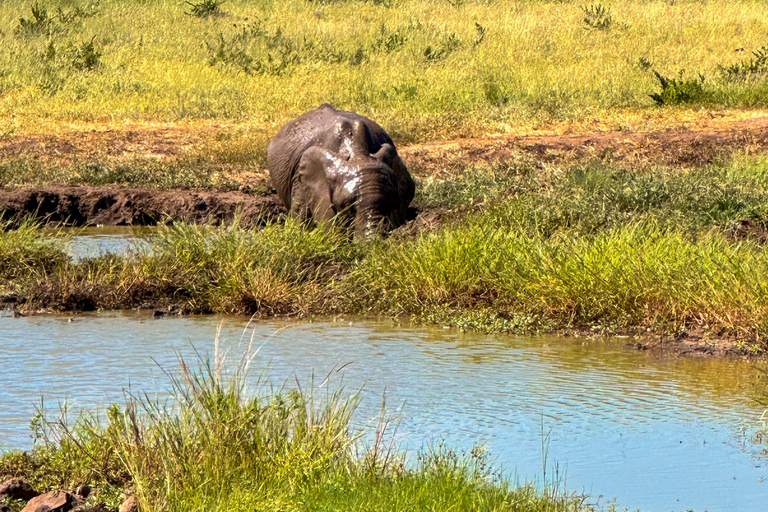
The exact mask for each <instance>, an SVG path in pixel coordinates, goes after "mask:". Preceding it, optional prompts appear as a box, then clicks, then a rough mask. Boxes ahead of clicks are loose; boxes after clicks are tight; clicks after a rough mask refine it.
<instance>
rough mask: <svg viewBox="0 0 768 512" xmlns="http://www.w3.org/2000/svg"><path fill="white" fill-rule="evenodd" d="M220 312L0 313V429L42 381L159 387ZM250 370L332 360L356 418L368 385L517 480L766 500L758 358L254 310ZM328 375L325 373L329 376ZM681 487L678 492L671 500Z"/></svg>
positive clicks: (403, 435)
mask: <svg viewBox="0 0 768 512" xmlns="http://www.w3.org/2000/svg"><path fill="white" fill-rule="evenodd" d="M217 321H218V319H216V318H214V317H191V318H181V319H170V318H169V319H159V320H155V319H152V318H151V317H149V316H148V315H146V314H138V313H137V314H109V315H92V316H87V315H83V316H78V317H75V318H74V321H73V322H69V321H68V319H67V318H65V317H64V318H62V317H38V318H34V317H32V318H22V319H12V318H7V317H0V365H2V368H4V369H5V371H4V372H2V373H0V410H2V411H3V422H2V423H0V443H2V444H3V445H4V446H5V447H24V446H28V445H29V442H30V441H29V437H28V431H27V426H28V422H29V418H30V416H31V414H32V412H33V409H34V404H35V403H36V402H37V399H38V397H39V396H40V395H41V394H43V395H45V396H46V397H47V399H48V401H49V402H55V401H57V400H63V399H69V400H73V401H74V402H75V403H76V404H77V405H80V406H83V407H92V406H94V405H104V404H107V403H110V402H112V401H116V400H118V401H119V400H121V398H122V392H121V388H122V387H123V386H125V385H126V384H128V383H130V384H131V386H132V387H133V388H134V389H141V390H149V391H158V392H161V391H162V390H163V389H165V386H166V378H165V376H164V375H163V374H162V372H161V371H159V369H158V367H157V365H156V364H155V362H154V361H157V363H158V364H160V365H161V366H163V367H166V368H169V367H173V366H174V364H175V355H174V352H173V350H174V349H175V350H178V351H180V352H181V353H182V354H184V355H187V356H189V355H191V353H192V348H191V346H190V342H191V343H192V344H193V345H194V346H195V347H197V348H198V349H200V350H202V351H211V350H212V349H213V338H214V335H215V332H216V325H217ZM223 322H224V323H223V326H222V331H221V346H222V350H227V351H228V352H229V358H230V359H231V360H236V359H238V358H239V355H240V354H241V353H242V351H243V350H244V347H245V345H246V344H247V343H248V341H249V335H245V336H243V328H244V326H245V323H246V321H245V320H244V319H241V318H227V319H224V321H223ZM253 333H254V340H255V342H256V343H257V345H259V346H260V347H261V348H260V351H259V353H258V355H257V357H256V359H255V360H254V364H255V365H256V366H257V368H256V370H257V373H258V372H259V371H260V370H263V369H265V368H267V367H268V368H269V370H268V373H267V374H268V375H269V378H270V379H271V381H272V382H273V383H275V384H281V383H282V382H284V381H285V380H287V379H289V378H291V376H292V375H294V374H295V375H296V376H298V377H299V378H300V379H306V378H307V377H308V376H309V375H310V374H311V373H312V372H314V373H315V374H316V375H319V376H324V375H326V374H327V373H328V372H331V371H332V370H333V369H338V368H340V367H342V366H343V371H342V372H341V373H340V374H338V375H337V377H338V378H339V379H340V378H341V377H342V375H343V382H344V383H345V384H346V385H347V386H348V387H349V388H350V389H354V388H356V387H358V386H361V385H363V384H365V389H364V397H365V398H364V401H363V404H362V406H361V408H360V410H359V411H358V412H359V414H358V415H357V420H358V421H359V422H360V423H361V424H370V423H373V422H375V421H376V419H377V415H378V411H379V405H380V401H381V397H382V395H383V394H384V393H386V397H387V401H388V403H389V404H390V406H392V407H400V406H402V408H403V421H402V424H401V430H400V437H399V439H400V441H401V442H402V443H403V444H404V445H406V446H408V447H410V448H419V447H420V446H422V445H424V444H429V443H430V442H433V441H435V440H439V439H445V440H446V442H447V443H448V444H449V445H452V446H458V447H461V448H466V449H468V448H470V447H471V446H472V444H473V443H478V442H479V443H484V444H487V445H488V448H489V451H490V452H491V453H492V454H494V455H495V456H496V457H497V459H496V460H497V463H498V464H499V465H501V466H503V467H504V468H505V469H506V470H507V471H508V472H514V473H515V474H516V475H518V476H519V478H520V479H522V480H531V479H535V478H537V477H539V478H540V475H541V464H542V452H541V444H542V431H544V432H547V431H550V429H551V434H550V437H549V461H550V462H551V463H554V462H557V463H558V464H559V466H560V468H561V470H563V471H565V474H566V485H567V487H568V488H569V489H571V490H575V491H581V490H586V491H587V492H591V493H593V494H594V495H603V496H605V497H607V498H612V497H616V498H617V499H618V502H619V504H621V505H625V506H630V507H633V508H635V507H636V508H640V509H642V510H644V511H649V512H652V511H665V512H666V511H669V510H687V509H694V510H728V511H737V512H738V511H754V510H760V509H762V507H763V506H764V503H765V499H766V498H768V486H767V485H766V484H763V483H760V482H761V479H764V478H766V477H767V476H768V468H766V467H765V461H764V460H763V458H761V456H760V454H759V447H756V446H754V445H752V444H750V443H748V442H745V439H746V438H745V437H744V435H743V434H742V428H743V427H750V426H752V425H755V424H756V423H757V421H758V418H759V416H760V413H761V412H762V408H761V407H760V406H758V405H757V403H756V402H755V393H757V392H759V390H758V388H756V387H755V385H754V384H755V382H756V379H757V375H758V372H756V371H755V369H754V368H753V367H752V365H751V364H750V363H749V362H744V361H721V360H715V359H685V358H680V359H678V358H659V357H657V356H655V355H653V354H648V353H642V352H637V351H634V350H627V349H624V348H623V347H622V344H621V342H620V341H618V342H617V341H605V340H584V339H575V338H516V337H498V336H496V337H490V336H481V335H472V334H460V333H457V332H455V331H452V330H444V329H411V328H402V327H401V328H393V327H392V325H391V324H390V323H389V322H358V321H353V322H352V323H351V324H350V322H349V321H345V322H336V323H330V322H320V323H303V324H294V323H258V324H255V325H253ZM336 384H338V382H336ZM678 500H679V501H678Z"/></svg>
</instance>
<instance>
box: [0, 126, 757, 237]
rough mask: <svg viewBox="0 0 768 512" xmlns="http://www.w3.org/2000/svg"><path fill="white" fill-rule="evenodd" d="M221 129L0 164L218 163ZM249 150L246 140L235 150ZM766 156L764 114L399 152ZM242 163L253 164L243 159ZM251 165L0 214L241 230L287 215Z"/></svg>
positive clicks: (12, 197)
mask: <svg viewBox="0 0 768 512" xmlns="http://www.w3.org/2000/svg"><path fill="white" fill-rule="evenodd" d="M223 129H224V128H222V127H219V126H218V125H215V126H213V127H204V128H200V129H199V130H197V129H194V128H190V127H189V126H166V125H162V126H156V127H153V126H141V127H137V126H131V127H128V128H126V129H124V130H119V129H111V128H110V129H104V130H94V129H91V130H86V131H83V130H69V131H66V130H63V131H61V132H57V133H52V134H51V133H49V134H43V135H34V134H32V135H29V134H25V135H17V136H11V137H7V138H6V139H5V140H2V141H0V160H6V161H7V160H9V159H27V160H33V161H36V162H42V163H44V165H52V166H66V165H69V164H71V163H72V162H81V163H82V162H83V161H90V160H93V159H96V160H98V161H99V162H104V161H108V162H120V161H123V160H126V159H131V161H133V162H136V161H137V159H145V161H149V160H147V159H150V160H152V161H167V162H172V161H174V160H177V159H180V158H185V157H189V155H195V154H203V153H206V154H214V155H215V154H216V150H214V149H211V148H212V147H213V146H210V144H213V143H214V142H215V141H217V140H220V139H222V138H223V136H222V133H225V132H222V131H221V130H223ZM227 129H229V128H227ZM217 130H219V131H217ZM227 133H228V132H227ZM262 136H263V134H259V137H262ZM212 141H214V142H212ZM246 143H247V137H246V139H244V140H243V141H240V142H237V145H238V147H242V146H244V145H246ZM767 148H768V114H764V115H756V116H754V117H748V118H736V119H718V118H715V117H713V118H711V119H705V120H704V121H701V120H699V122H697V123H694V124H692V125H691V124H681V125H680V126H677V127H674V128H669V127H667V128H666V129H664V130H660V131H639V132H627V131H599V132H591V133H567V130H566V132H565V133H557V134H537V135H499V136H489V137H485V138H472V139H459V140H453V141H436V142H429V143H424V144H416V145H410V146H403V147H401V148H400V153H401V154H402V156H403V159H404V160H405V161H406V164H407V165H408V167H409V169H410V170H411V172H412V174H413V175H414V176H415V177H417V178H422V179H423V178H428V177H436V178H438V179H441V178H443V179H447V178H450V177H452V176H456V175H459V174H461V172H463V170H464V169H466V168H467V167H468V166H469V165H472V164H481V165H494V164H498V163H501V162H507V163H514V162H517V161H528V162H530V161H534V162H538V163H540V164H542V165H545V164H551V165H560V164H565V163H573V162H579V161H595V160H597V161H602V162H608V163H613V164H617V165H627V166H649V165H666V166H673V167H675V166H677V167H693V166H701V165H706V164H708V163H711V162H713V161H715V160H717V159H718V158H719V157H722V156H725V155H730V154H734V153H738V154H754V153H761V152H765V151H766V149H767ZM227 151H230V152H231V148H228V149H226V148H225V150H221V152H222V154H225V153H227ZM256 153H258V152H255V153H254V154H256ZM230 156H231V155H230ZM105 159H106V160H105ZM234 160H235V161H238V159H237V158H235V159H234ZM242 160H246V159H244V158H242V155H241V157H240V161H242ZM243 167H244V169H243V171H242V172H241V173H240V174H239V175H238V170H237V169H238V165H237V163H235V164H232V163H231V162H228V163H227V165H226V168H227V169H229V171H228V172H230V173H233V174H235V175H237V176H236V177H235V178H234V181H235V182H239V183H241V186H240V191H237V190H226V191H217V190H209V191H196V190H184V189H173V190H158V189H153V188H132V187H127V186H121V185H107V186H67V185H58V184H56V183H51V184H47V183H46V184H44V185H42V186H40V185H35V184H32V185H22V186H16V187H9V188H2V189H0V211H2V210H5V212H6V213H5V215H6V216H8V215H22V216H25V215H27V216H34V217H38V218H44V219H47V220H48V221H50V222H54V223H66V224H70V225H78V226H81V225H87V226H95V225H152V224H156V223H158V222H165V221H169V220H183V221H187V222H195V223H201V222H204V223H210V222H213V223H218V222H222V221H225V222H226V221H229V220H231V219H232V218H233V216H234V214H235V211H237V210H240V211H241V212H242V223H243V224H244V225H248V226H253V225H260V224H263V223H264V222H266V221H268V220H270V219H273V218H275V217H277V216H279V215H280V213H283V212H284V210H283V209H282V206H281V205H280V203H279V200H278V199H277V197H276V196H275V195H274V194H272V193H270V189H271V187H269V183H268V176H267V173H266V170H264V169H262V168H258V169H257V170H254V168H253V165H251V166H250V168H248V169H245V167H247V166H243Z"/></svg>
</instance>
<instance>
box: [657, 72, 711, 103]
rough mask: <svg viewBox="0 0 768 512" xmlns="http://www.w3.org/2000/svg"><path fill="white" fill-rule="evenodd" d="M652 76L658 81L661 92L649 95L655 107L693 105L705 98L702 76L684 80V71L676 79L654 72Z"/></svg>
mask: <svg viewBox="0 0 768 512" xmlns="http://www.w3.org/2000/svg"><path fill="white" fill-rule="evenodd" d="M653 74H654V75H655V76H656V79H657V80H658V81H659V85H660V86H661V91H659V92H658V93H653V94H651V95H650V96H651V99H653V101H655V102H656V104H657V105H677V104H680V103H694V102H697V101H701V100H702V99H704V97H705V91H704V75H699V76H698V77H697V78H692V79H684V78H683V74H684V71H680V74H679V76H678V78H669V77H665V76H663V75H662V74H660V73H659V72H658V71H654V72H653Z"/></svg>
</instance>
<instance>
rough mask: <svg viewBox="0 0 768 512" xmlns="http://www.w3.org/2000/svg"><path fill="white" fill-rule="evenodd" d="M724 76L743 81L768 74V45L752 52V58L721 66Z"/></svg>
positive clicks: (730, 79) (731, 79)
mask: <svg viewBox="0 0 768 512" xmlns="http://www.w3.org/2000/svg"><path fill="white" fill-rule="evenodd" d="M719 68H720V71H721V72H722V74H723V76H724V78H725V79H726V80H729V81H743V80H746V79H748V78H751V77H756V76H762V75H768V45H765V46H763V47H761V48H760V49H759V50H755V51H753V52H752V58H751V59H748V60H742V61H741V62H737V63H736V64H731V65H730V66H722V65H720V66H719Z"/></svg>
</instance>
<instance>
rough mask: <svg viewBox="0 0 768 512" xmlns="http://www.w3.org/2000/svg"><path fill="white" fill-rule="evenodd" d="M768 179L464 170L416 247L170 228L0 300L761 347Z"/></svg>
mask: <svg viewBox="0 0 768 512" xmlns="http://www.w3.org/2000/svg"><path fill="white" fill-rule="evenodd" d="M767 176H768V175H766V173H765V162H764V159H763V158H762V157H758V158H754V159H748V160H737V161H733V162H725V163H722V164H718V165H713V166H710V167H707V168H704V169H698V170H692V171H669V170H665V169H662V168H652V169H646V170H637V171H632V170H623V169H620V168H616V167H613V168H611V167H606V166H604V165H595V166H589V165H588V166H581V165H579V166H574V167H572V168H570V169H564V170H563V169H552V170H551V172H541V171H538V170H536V169H535V168H533V167H527V166H522V167H514V166H513V167H498V168H495V169H492V170H490V171H488V172H482V171H481V170H477V171H473V170H470V171H469V172H467V173H465V174H464V175H462V176H460V177H457V178H455V179H453V181H452V182H450V183H442V184H441V183H438V182H432V183H431V184H428V185H427V186H425V187H424V188H423V189H422V194H423V196H422V200H423V201H424V202H425V204H431V205H432V206H440V205H443V206H444V207H448V208H452V209H453V210H452V211H453V213H452V215H453V217H452V218H451V220H448V221H446V222H445V223H444V224H443V225H442V226H441V227H438V228H434V229H428V230H424V231H421V232H420V233H417V234H408V233H395V234H394V235H392V236H391V237H389V238H387V239H382V240H374V241H370V242H354V241H351V240H350V239H349V238H348V236H347V234H345V233H343V232H340V231H334V230H308V229H306V228H304V227H303V226H301V225H299V224H296V223H294V222H287V223H286V224H284V225H280V224H272V225H270V226H268V227H267V228H265V229H262V230H245V229H241V228H239V227H238V226H237V225H236V224H235V225H233V226H229V227H204V226H190V225H184V224H177V225H174V226H170V227H163V228H160V229H159V230H158V232H157V233H156V235H154V237H153V238H152V239H151V240H150V245H151V247H152V251H151V253H148V254H135V255H129V256H125V257H118V256H104V257H101V258H95V259H90V260H85V261H81V262H72V261H66V260H61V259H60V260H51V261H50V262H49V261H44V260H42V259H40V260H39V265H38V264H37V263H35V262H34V261H33V262H32V263H30V265H29V268H28V269H27V270H25V271H23V272H20V273H19V274H18V275H15V276H12V277H6V278H5V279H4V280H2V281H0V286H3V287H4V288H5V289H8V290H10V291H12V292H13V293H15V294H16V295H18V296H20V297H24V298H25V300H27V301H28V302H27V303H25V304H24V305H23V306H20V307H21V308H27V309H33V308H36V307H47V308H49V309H53V310H62V309H64V310H68V309H98V308H107V309H113V308H142V307H144V308H148V307H152V308H160V309H164V310H166V311H169V312H213V311H221V312H231V313H247V314H258V315H262V316H270V315H275V314H292V315H308V314H335V313H356V314H359V313H373V314H390V315H399V314H411V315H419V316H421V317H423V318H428V319H433V320H435V321H441V322H445V321H447V322H450V323H463V324H467V325H474V326H476V327H481V328H488V329H505V330H512V331H529V330H541V329H597V330H601V331H606V332H611V331H612V332H616V331H625V332H626V331H630V332H637V331H643V332H645V331H646V330H651V331H653V332H660V333H679V332H681V331H685V330H687V331H690V330H693V331H701V332H705V333H708V334H711V335H718V336H732V337H734V338H736V339H738V340H740V341H742V342H744V343H746V344H748V345H749V346H750V347H752V348H754V349H756V350H762V349H765V348H766V335H765V333H766V327H768V323H767V320H768V309H767V306H768V296H767V293H768V292H767V290H768V288H766V286H767V285H766V282H765V279H763V277H762V276H765V275H768V257H767V256H766V248H765V245H764V244H765V242H766V240H768V217H767V216H766V215H767V214H766V210H765V204H766V201H767V200H768V181H767V180H768V178H767ZM457 205H458V206H457ZM744 226H747V227H749V229H747V230H745V229H743V228H744ZM750 229H751V230H752V231H749V230H750ZM14 236H15V237H18V236H19V235H16V234H14V233H13V232H8V233H6V234H4V235H0V237H14ZM29 240H30V241H29V242H19V243H33V241H32V240H31V238H30V239H29ZM35 243H36V242H35ZM0 246H2V243H1V242H0ZM22 250H27V249H22ZM29 250H32V249H29ZM44 265H49V266H48V267H44Z"/></svg>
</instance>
